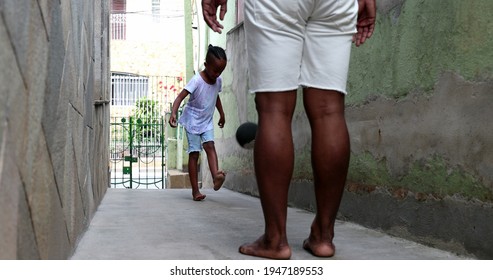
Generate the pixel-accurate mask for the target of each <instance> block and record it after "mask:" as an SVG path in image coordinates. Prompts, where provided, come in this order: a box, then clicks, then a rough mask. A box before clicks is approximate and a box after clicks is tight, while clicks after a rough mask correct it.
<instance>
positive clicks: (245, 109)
mask: <svg viewBox="0 0 493 280" xmlns="http://www.w3.org/2000/svg"><path fill="white" fill-rule="evenodd" d="M377 3H378V23H377V29H376V32H375V34H374V36H373V38H371V40H370V41H368V42H367V43H366V44H365V45H363V46H362V47H360V48H356V47H354V48H353V53H352V60H351V67H350V75H349V82H348V90H349V95H348V97H347V99H346V104H347V110H346V116H347V120H348V126H349V130H350V135H351V152H352V155H351V156H352V157H351V163H350V171H349V178H348V183H347V188H346V192H345V195H344V198H343V203H342V206H341V209H340V212H339V214H340V215H339V218H341V219H347V220H351V221H353V222H357V223H359V224H362V225H364V226H368V227H372V228H376V229H380V230H382V231H386V232H387V233H390V234H395V235H397V236H401V237H405V238H408V239H412V240H415V241H419V242H422V243H425V244H428V245H432V246H436V247H438V248H442V249H446V250H450V251H453V252H457V253H460V254H466V255H470V256H473V257H477V258H493V236H492V235H491V232H493V224H492V223H491V222H490V221H492V218H493V148H492V147H493V126H491V125H489V124H488V121H489V120H490V119H492V118H493V110H491V108H490V107H491V104H493V48H492V46H493V36H492V35H493V34H492V33H493V31H492V30H493V21H492V20H491V17H490V15H489V14H490V13H489V12H488V11H491V10H493V2H492V1H489V0H476V1H472V2H471V1H460V0H454V1H415V0H412V1H411V0H378V1H377ZM243 32H244V30H243V27H242V26H241V25H240V26H238V27H237V28H235V29H233V30H232V31H230V32H229V33H228V43H227V52H228V55H229V61H228V67H227V68H226V71H225V73H224V75H223V76H224V77H225V84H226V88H227V90H228V92H225V93H224V94H223V95H222V100H223V105H224V104H227V105H226V106H225V111H226V120H227V123H226V127H225V128H224V129H222V130H220V131H216V139H217V140H216V146H217V151H218V155H219V158H220V159H221V162H220V167H221V168H224V169H225V170H226V171H227V172H228V175H227V179H226V183H225V185H226V187H227V188H231V189H234V190H238V191H241V192H244V193H250V194H253V195H257V194H258V191H257V188H256V183H255V177H254V174H253V164H252V151H251V150H243V149H240V148H239V147H238V145H237V144H236V143H235V139H234V133H235V129H236V127H238V125H239V124H240V123H242V122H244V121H247V120H248V121H256V113H255V108H254V103H253V96H251V95H249V94H247V88H246V82H247V79H246V77H247V71H248V69H246V60H247V57H246V56H245V52H244V47H245V46H244V44H245V42H244V34H243ZM299 97H300V96H299ZM298 103H299V104H298V106H297V111H296V113H295V116H294V121H293V134H294V140H295V148H296V162H295V164H296V166H295V172H294V176H293V180H292V186H291V189H290V203H291V205H294V206H297V207H301V208H306V209H310V210H313V209H314V199H313V191H312V184H311V180H312V174H311V165H310V128H309V125H308V122H307V119H306V116H305V114H304V113H303V111H302V106H301V105H302V104H301V98H298ZM204 175H205V176H204V182H205V184H204V185H210V184H211V183H210V176H209V175H208V174H204ZM336 234H337V229H336Z"/></svg>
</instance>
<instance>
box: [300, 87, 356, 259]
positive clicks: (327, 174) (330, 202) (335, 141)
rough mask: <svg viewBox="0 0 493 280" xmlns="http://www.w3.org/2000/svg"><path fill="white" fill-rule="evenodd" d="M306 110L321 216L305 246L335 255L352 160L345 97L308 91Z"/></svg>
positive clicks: (325, 91)
mask: <svg viewBox="0 0 493 280" xmlns="http://www.w3.org/2000/svg"><path fill="white" fill-rule="evenodd" d="M303 102H304V106H305V110H306V113H307V116H308V119H309V121H310V126H311V130H312V167H313V173H314V185H315V196H316V202H317V213H316V215H315V218H314V220H313V223H312V226H311V231H310V236H309V237H308V239H306V240H305V241H304V244H303V247H304V248H305V249H306V250H308V251H310V252H311V253H312V254H314V255H316V256H319V257H331V256H333V255H334V254H335V246H334V244H333V243H332V240H333V238H334V223H335V220H336V215H337V211H338V210H339V205H340V202H341V199H342V195H343V192H344V185H345V182H346V177H347V172H348V166H349V157H350V142H349V133H348V129H347V126H346V120H345V117H344V95H343V94H341V93H339V92H337V91H327V90H320V89H315V88H305V89H304V94H303Z"/></svg>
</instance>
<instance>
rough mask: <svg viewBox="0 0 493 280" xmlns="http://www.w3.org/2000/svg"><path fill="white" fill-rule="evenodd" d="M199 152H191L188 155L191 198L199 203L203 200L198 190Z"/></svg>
mask: <svg viewBox="0 0 493 280" xmlns="http://www.w3.org/2000/svg"><path fill="white" fill-rule="evenodd" d="M198 161H199V152H191V153H189V154H188V176H189V177H190V184H191V185H192V198H193V200H195V201H200V200H203V199H204V198H205V194H202V193H201V192H200V190H199V172H198Z"/></svg>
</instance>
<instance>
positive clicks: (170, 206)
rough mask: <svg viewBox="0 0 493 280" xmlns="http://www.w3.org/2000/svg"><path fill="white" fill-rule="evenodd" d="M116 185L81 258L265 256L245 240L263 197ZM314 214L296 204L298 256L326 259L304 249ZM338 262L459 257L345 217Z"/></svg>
mask: <svg viewBox="0 0 493 280" xmlns="http://www.w3.org/2000/svg"><path fill="white" fill-rule="evenodd" d="M202 192H203V193H205V194H206V195H207V198H206V199H205V200H204V201H200V202H195V201H193V200H192V199H191V190H190V189H166V190H128V189H108V191H107V193H106V195H105V197H104V199H103V201H102V203H101V205H100V206H99V208H98V210H97V212H96V214H95V216H94V218H93V220H92V221H91V224H90V226H89V228H88V230H87V232H86V233H85V234H84V235H83V237H82V239H81V240H80V242H79V245H78V247H77V248H76V250H75V252H74V254H73V256H72V258H71V259H73V260H190V259H197V260H258V259H259V258H256V257H250V256H246V255H242V254H240V253H238V247H239V245H241V244H243V243H246V242H251V241H253V240H255V239H256V238H257V237H258V236H259V235H260V234H261V233H262V232H263V227H264V225H263V215H262V210H261V207H260V202H259V200H258V198H254V197H251V196H248V195H244V194H240V193H236V192H233V191H231V190H228V189H225V188H223V189H221V190H219V191H217V192H215V191H213V190H212V189H210V190H209V189H206V190H203V191H202ZM313 216H314V214H313V213H311V212H307V211H304V210H300V209H295V208H289V209H288V227H287V231H288V238H289V242H290V245H291V247H292V258H291V259H292V260H314V259H316V260H320V259H319V258H316V257H314V256H312V255H311V254H309V253H308V252H306V251H305V250H303V249H302V246H301V244H302V242H303V240H304V239H305V238H306V237H307V236H308V233H309V228H310V224H311V221H312V219H313ZM334 243H335V245H336V247H337V252H336V255H335V256H334V257H333V258H331V259H334V260H455V259H466V258H465V257H461V256H457V255H455V254H453V253H450V252H446V251H442V250H438V249H435V248H430V247H427V246H423V245H421V244H418V243H415V242H411V241H408V240H403V239H400V238H395V237H392V236H389V235H386V234H383V233H381V232H378V231H375V230H371V229H367V228H364V227H361V226H359V225H356V224H353V223H349V222H343V221H337V223H336V228H335V240H334Z"/></svg>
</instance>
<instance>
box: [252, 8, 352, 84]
mask: <svg viewBox="0 0 493 280" xmlns="http://www.w3.org/2000/svg"><path fill="white" fill-rule="evenodd" d="M357 16H358V3H357V1H356V0H323V1H319V0H245V23H244V24H245V36H246V46H247V48H246V50H247V56H248V68H249V71H248V72H249V90H250V92H266V91H267V92H270V91H288V90H294V89H297V88H298V87H299V86H303V87H313V88H319V89H327V90H337V91H339V92H341V93H344V94H345V93H346V82H347V75H348V68H349V58H350V53H351V45H352V37H353V35H354V34H355V33H356V19H357Z"/></svg>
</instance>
